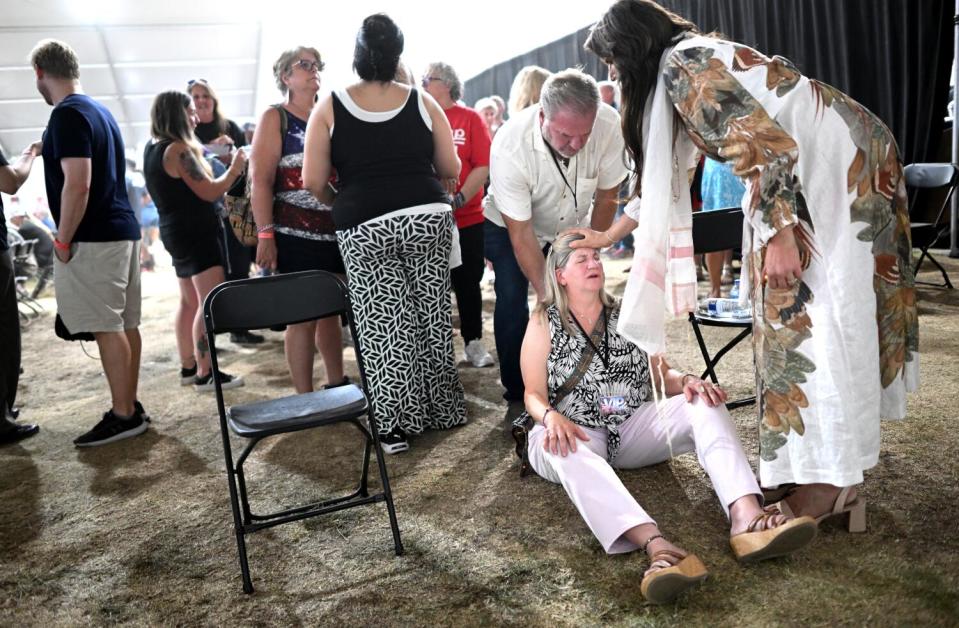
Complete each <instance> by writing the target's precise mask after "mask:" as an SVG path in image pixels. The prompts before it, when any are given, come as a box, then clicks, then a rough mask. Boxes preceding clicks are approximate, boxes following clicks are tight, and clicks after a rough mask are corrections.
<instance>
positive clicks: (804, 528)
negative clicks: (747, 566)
mask: <svg viewBox="0 0 959 628" xmlns="http://www.w3.org/2000/svg"><path fill="white" fill-rule="evenodd" d="M780 514H781V513H779V512H778V511H776V510H774V509H772V508H767V509H766V510H764V511H763V513H762V514H759V515H756V516H755V517H754V518H753V520H752V521H750V522H749V525H748V526H747V527H746V532H743V533H741V534H737V535H736V536H733V537H731V538H730V539H729V545H730V547H732V549H733V554H735V555H736V560H738V561H739V562H742V563H755V562H758V561H760V560H766V559H767V558H776V557H777V556H786V555H787V554H792V553H793V552H795V551H798V550H800V549H802V548H804V547H806V546H807V545H809V544H810V543H811V542H812V540H813V539H814V538H816V530H817V527H816V520H815V519H813V518H812V517H797V518H795V519H789V520H788V521H785V522H783V523H781V524H779V525H778V526H776V527H773V528H770V527H769V524H770V520H771V519H772V518H773V517H777V516H780Z"/></svg>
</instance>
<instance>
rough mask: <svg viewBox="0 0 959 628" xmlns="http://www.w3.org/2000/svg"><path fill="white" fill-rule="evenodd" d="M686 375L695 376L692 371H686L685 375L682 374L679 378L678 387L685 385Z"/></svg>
mask: <svg viewBox="0 0 959 628" xmlns="http://www.w3.org/2000/svg"><path fill="white" fill-rule="evenodd" d="M687 377H696V376H695V375H693V374H692V373H686V374H685V375H683V378H682V379H681V380H679V387H680V388H684V387H685V386H686V378H687Z"/></svg>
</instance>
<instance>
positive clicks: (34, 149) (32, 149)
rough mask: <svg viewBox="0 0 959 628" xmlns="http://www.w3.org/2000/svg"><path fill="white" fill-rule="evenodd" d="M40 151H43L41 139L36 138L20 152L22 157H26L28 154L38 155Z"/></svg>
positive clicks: (31, 155)
mask: <svg viewBox="0 0 959 628" xmlns="http://www.w3.org/2000/svg"><path fill="white" fill-rule="evenodd" d="M42 151H43V141H42V140H37V141H36V142H33V143H32V144H30V145H29V146H27V147H26V148H24V149H23V153H21V154H22V155H23V156H24V157H26V156H27V155H29V156H30V157H39V156H40V153H41V152H42Z"/></svg>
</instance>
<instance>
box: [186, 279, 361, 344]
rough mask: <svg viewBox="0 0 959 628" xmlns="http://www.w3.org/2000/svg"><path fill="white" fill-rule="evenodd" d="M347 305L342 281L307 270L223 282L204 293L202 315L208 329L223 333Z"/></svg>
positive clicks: (286, 322)
mask: <svg viewBox="0 0 959 628" xmlns="http://www.w3.org/2000/svg"><path fill="white" fill-rule="evenodd" d="M348 307H349V306H348V301H347V298H346V286H345V285H344V284H343V282H342V281H340V280H339V279H338V278H337V277H336V276H335V275H332V274H330V273H327V272H324V271H321V270H308V271H303V272H298V273H289V274H285V275H272V276H270V277H254V278H252V279H240V280H238V281H228V282H226V283H222V284H220V285H219V286H217V287H216V288H214V289H213V290H211V291H210V294H209V295H207V298H206V300H205V301H204V304H203V315H204V319H205V321H206V328H207V331H208V332H213V333H223V332H233V331H242V330H246V329H264V328H267V327H273V326H276V325H292V324H295V323H302V322H305V321H310V320H314V319H317V318H325V317H327V316H333V315H338V314H340V313H343V312H345V311H346V309H347V308H348Z"/></svg>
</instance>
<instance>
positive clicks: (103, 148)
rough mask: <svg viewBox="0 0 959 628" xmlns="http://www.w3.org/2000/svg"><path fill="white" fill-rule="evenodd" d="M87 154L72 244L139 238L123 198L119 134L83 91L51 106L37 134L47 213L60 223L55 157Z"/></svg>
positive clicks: (59, 186) (60, 172)
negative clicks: (83, 197) (86, 185)
mask: <svg viewBox="0 0 959 628" xmlns="http://www.w3.org/2000/svg"><path fill="white" fill-rule="evenodd" d="M68 157H88V158H89V159H90V165H91V168H92V171H91V175H90V195H89V197H88V199H87V209H86V212H85V213H84V215H83V219H82V220H81V221H80V225H79V226H78V227H77V232H76V233H75V234H74V236H73V239H72V240H73V241H74V242H115V241H118V240H139V239H140V225H139V224H137V219H136V216H135V215H134V214H133V209H132V208H131V207H130V201H129V200H128V199H127V189H126V159H125V154H124V151H123V136H122V135H121V134H120V127H118V126H117V122H116V120H114V119H113V115H112V114H111V113H110V111H109V110H108V109H107V108H106V107H104V106H103V105H101V104H100V103H98V102H97V101H95V100H93V99H92V98H90V97H89V96H87V95H85V94H70V95H69V96H67V97H66V98H64V99H63V100H62V101H60V103H59V104H58V105H57V106H56V107H54V108H53V112H52V113H51V114H50V121H49V122H48V123H47V130H46V131H44V133H43V166H44V168H43V170H44V178H45V179H46V185H47V198H48V201H49V203H50V212H51V213H52V214H53V218H54V220H56V222H57V225H59V224H60V197H61V195H62V194H63V181H64V176H63V168H61V167H60V160H61V159H66V158H68Z"/></svg>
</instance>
